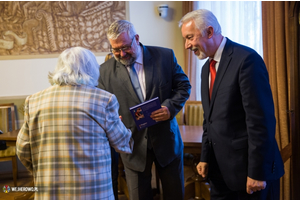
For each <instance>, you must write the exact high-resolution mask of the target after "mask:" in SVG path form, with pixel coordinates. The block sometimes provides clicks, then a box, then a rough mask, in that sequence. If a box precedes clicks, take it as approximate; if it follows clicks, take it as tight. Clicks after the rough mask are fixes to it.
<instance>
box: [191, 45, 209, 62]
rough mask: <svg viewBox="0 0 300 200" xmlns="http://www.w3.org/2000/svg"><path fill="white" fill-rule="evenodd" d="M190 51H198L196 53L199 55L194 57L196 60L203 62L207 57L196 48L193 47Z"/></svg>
mask: <svg viewBox="0 0 300 200" xmlns="http://www.w3.org/2000/svg"><path fill="white" fill-rule="evenodd" d="M191 50H192V51H194V52H195V51H196V50H198V52H199V55H196V56H197V58H198V59H199V60H204V59H205V58H207V57H208V56H207V55H206V54H205V53H204V52H203V51H201V50H200V49H199V48H197V47H194V48H192V49H191Z"/></svg>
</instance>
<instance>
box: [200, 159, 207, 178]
mask: <svg viewBox="0 0 300 200" xmlns="http://www.w3.org/2000/svg"><path fill="white" fill-rule="evenodd" d="M197 171H198V174H199V175H201V176H202V177H203V178H206V176H207V173H208V163H206V162H199V163H198V165H197Z"/></svg>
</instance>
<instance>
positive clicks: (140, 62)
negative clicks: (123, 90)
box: [135, 45, 143, 65]
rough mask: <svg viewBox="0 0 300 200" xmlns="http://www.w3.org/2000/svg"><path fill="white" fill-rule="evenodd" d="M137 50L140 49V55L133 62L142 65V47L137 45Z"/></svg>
mask: <svg viewBox="0 0 300 200" xmlns="http://www.w3.org/2000/svg"><path fill="white" fill-rule="evenodd" d="M139 48H140V52H141V53H140V55H139V57H137V59H136V61H135V62H136V63H139V64H141V65H143V47H142V46H140V45H139Z"/></svg>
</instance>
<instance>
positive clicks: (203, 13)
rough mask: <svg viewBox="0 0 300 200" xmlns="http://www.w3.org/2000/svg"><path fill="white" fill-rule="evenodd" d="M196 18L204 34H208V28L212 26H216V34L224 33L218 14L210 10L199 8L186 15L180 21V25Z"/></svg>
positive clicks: (198, 26)
mask: <svg viewBox="0 0 300 200" xmlns="http://www.w3.org/2000/svg"><path fill="white" fill-rule="evenodd" d="M191 20H194V22H195V25H196V27H197V29H198V30H199V31H200V32H201V34H202V36H205V35H206V31H205V30H206V29H207V28H208V27H209V26H211V27H213V28H214V34H215V35H219V34H221V33H222V30H221V26H220V24H219V22H218V20H217V18H216V16H215V15H214V14H213V13H212V12H211V11H209V10H206V9H199V10H194V11H192V12H189V13H187V14H186V15H184V16H183V17H182V18H181V20H180V21H179V27H181V26H182V24H184V23H186V22H189V21H191Z"/></svg>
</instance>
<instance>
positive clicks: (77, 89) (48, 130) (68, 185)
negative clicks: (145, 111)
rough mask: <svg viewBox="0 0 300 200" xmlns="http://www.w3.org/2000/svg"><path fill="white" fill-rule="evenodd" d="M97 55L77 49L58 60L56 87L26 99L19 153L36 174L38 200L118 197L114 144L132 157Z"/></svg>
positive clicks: (127, 133) (51, 75) (128, 135)
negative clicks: (103, 84)
mask: <svg viewBox="0 0 300 200" xmlns="http://www.w3.org/2000/svg"><path fill="white" fill-rule="evenodd" d="M99 75H100V74H99V65H98V63H97V61H96V58H95V56H94V54H93V53H92V52H91V51H89V50H87V49H84V48H81V47H74V48H70V49H67V50H65V51H64V52H62V53H61V54H60V56H59V59H58V63H57V66H56V68H55V70H54V72H53V73H49V81H50V83H51V85H52V86H50V87H49V88H47V89H45V90H43V91H40V92H38V93H36V94H33V95H31V96H29V97H27V98H26V102H25V114H24V124H23V126H22V128H21V130H20V132H19V135H18V139H17V155H18V157H19V159H20V161H21V162H22V163H23V164H24V166H25V167H26V168H27V169H28V170H29V171H30V172H32V174H33V178H34V185H35V187H37V189H38V191H37V192H36V193H35V199H44V200H45V199H114V195H113V190H112V181H111V155H110V146H112V147H113V148H115V150H116V151H118V152H122V153H132V147H133V140H132V137H131V131H130V130H129V129H127V128H126V127H125V126H124V125H123V123H122V121H121V119H120V118H119V115H118V109H119V103H118V101H117V99H116V97H115V95H113V94H111V93H109V92H106V91H104V90H102V89H99V88H97V87H96V85H98V78H99Z"/></svg>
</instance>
